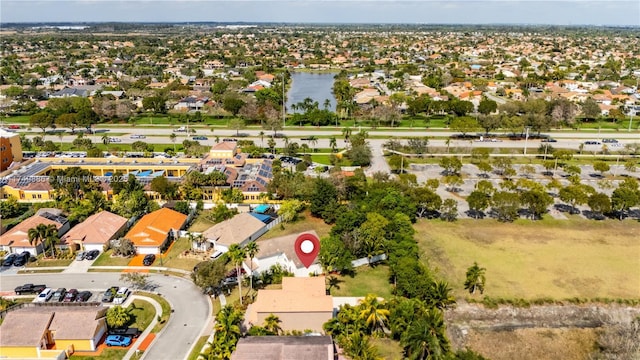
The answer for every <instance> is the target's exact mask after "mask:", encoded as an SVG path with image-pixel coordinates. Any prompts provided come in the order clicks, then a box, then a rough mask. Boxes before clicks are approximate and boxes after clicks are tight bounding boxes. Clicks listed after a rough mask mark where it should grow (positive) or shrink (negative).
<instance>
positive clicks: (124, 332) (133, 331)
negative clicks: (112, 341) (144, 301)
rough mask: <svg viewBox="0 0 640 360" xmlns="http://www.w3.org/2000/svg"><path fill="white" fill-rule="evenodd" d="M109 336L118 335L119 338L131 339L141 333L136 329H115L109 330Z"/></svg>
mask: <svg viewBox="0 0 640 360" xmlns="http://www.w3.org/2000/svg"><path fill="white" fill-rule="evenodd" d="M108 334H109V335H120V336H130V337H133V338H137V337H138V336H140V334H142V331H140V329H138V328H134V327H130V328H117V329H109V332H108Z"/></svg>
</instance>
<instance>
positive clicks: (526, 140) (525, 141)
mask: <svg viewBox="0 0 640 360" xmlns="http://www.w3.org/2000/svg"><path fill="white" fill-rule="evenodd" d="M526 129H527V132H526V133H525V135H524V155H525V156H527V142H528V141H529V126H527V127H526Z"/></svg>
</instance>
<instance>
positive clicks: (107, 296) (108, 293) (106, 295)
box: [102, 286, 119, 302]
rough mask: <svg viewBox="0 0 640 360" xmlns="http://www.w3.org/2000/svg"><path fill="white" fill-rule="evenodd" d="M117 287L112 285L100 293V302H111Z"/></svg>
mask: <svg viewBox="0 0 640 360" xmlns="http://www.w3.org/2000/svg"><path fill="white" fill-rule="evenodd" d="M118 289H119V287H117V286H112V287H110V288H109V289H107V291H105V292H104V295H102V302H112V301H113V298H114V297H116V293H117V292H118Z"/></svg>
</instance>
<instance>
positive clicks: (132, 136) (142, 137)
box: [129, 134, 147, 139]
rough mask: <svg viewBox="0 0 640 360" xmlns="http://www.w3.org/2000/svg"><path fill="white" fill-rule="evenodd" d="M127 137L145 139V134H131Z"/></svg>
mask: <svg viewBox="0 0 640 360" xmlns="http://www.w3.org/2000/svg"><path fill="white" fill-rule="evenodd" d="M129 138H131V139H146V138H147V137H146V136H145V135H139V134H133V135H131V136H129Z"/></svg>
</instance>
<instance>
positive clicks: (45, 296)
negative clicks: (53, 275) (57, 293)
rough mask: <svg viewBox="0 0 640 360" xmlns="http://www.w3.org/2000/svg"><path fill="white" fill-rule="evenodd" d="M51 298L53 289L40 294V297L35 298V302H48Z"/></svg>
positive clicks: (47, 289)
mask: <svg viewBox="0 0 640 360" xmlns="http://www.w3.org/2000/svg"><path fill="white" fill-rule="evenodd" d="M51 296H53V289H51V288H46V289H44V290H42V292H41V293H40V294H38V297H36V298H35V300H34V301H35V302H47V301H49V300H50V299H51Z"/></svg>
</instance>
